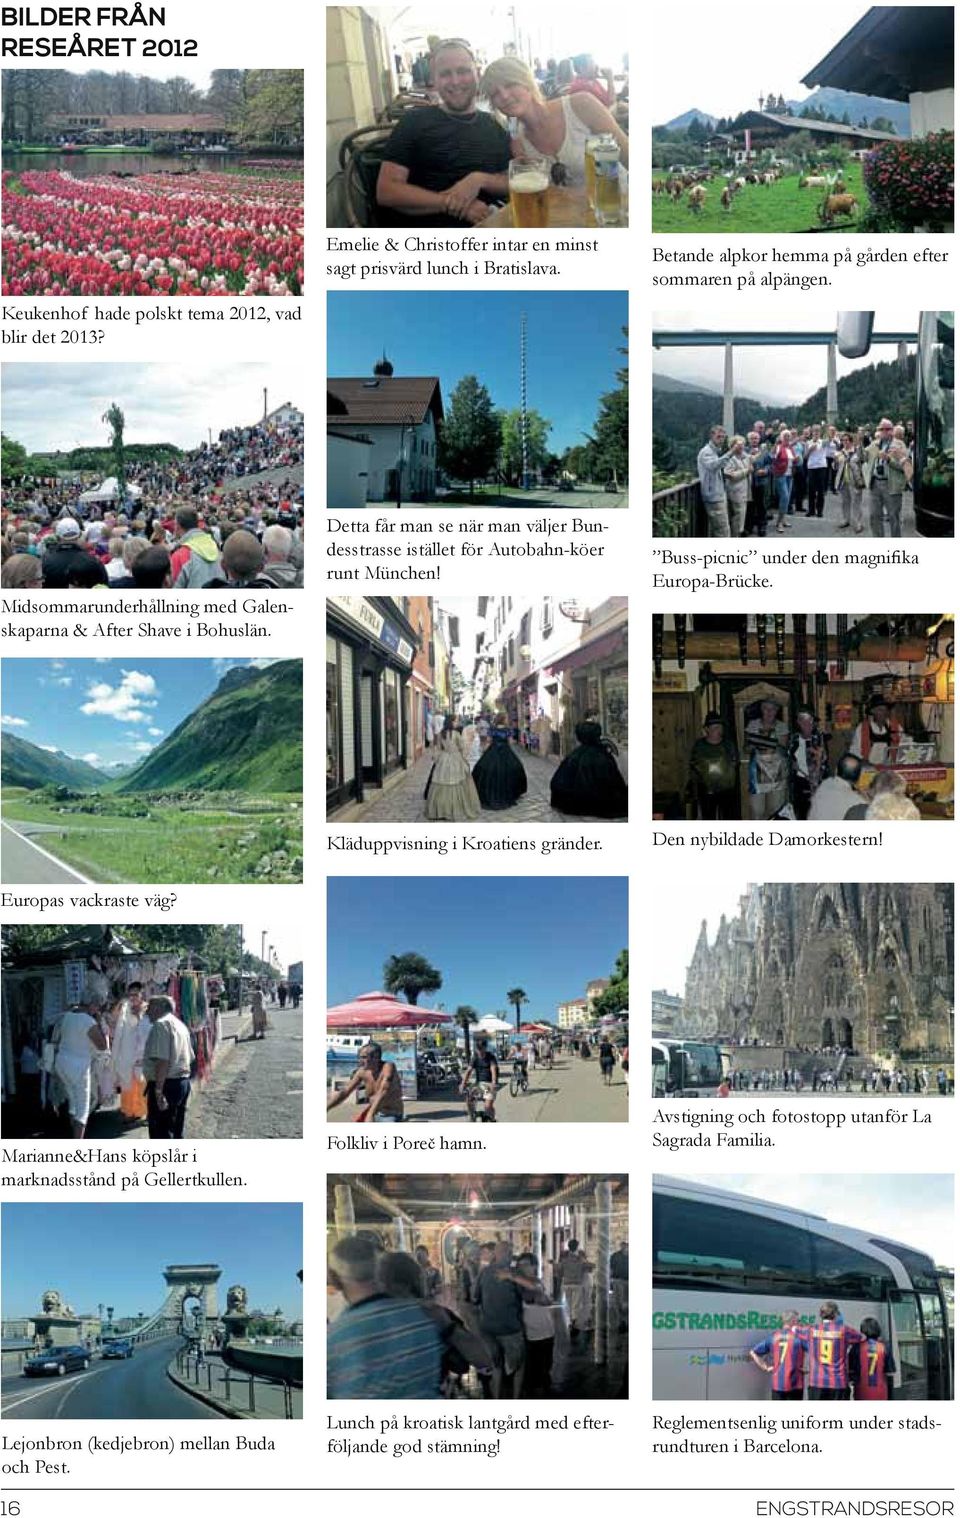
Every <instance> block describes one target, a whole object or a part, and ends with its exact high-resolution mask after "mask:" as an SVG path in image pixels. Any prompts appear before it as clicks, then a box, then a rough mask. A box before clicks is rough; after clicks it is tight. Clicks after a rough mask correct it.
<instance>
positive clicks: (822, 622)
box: [814, 613, 827, 685]
mask: <svg viewBox="0 0 960 1518" xmlns="http://www.w3.org/2000/svg"><path fill="white" fill-rule="evenodd" d="M814 625H815V628H816V634H815V636H816V644H817V684H818V685H825V684H826V680H827V619H826V617H825V616H821V615H820V614H819V613H818V614H817V616H816V617H815V618H814Z"/></svg>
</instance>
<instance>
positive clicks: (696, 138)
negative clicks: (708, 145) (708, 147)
mask: <svg viewBox="0 0 960 1518" xmlns="http://www.w3.org/2000/svg"><path fill="white" fill-rule="evenodd" d="M687 136H688V137H689V139H690V141H691V142H705V141H706V139H707V138H708V137H709V136H710V128H709V127H708V126H707V124H706V122H704V121H701V120H700V117H699V116H694V118H693V120H692V121H691V123H690V125H689V126H688V127H687Z"/></svg>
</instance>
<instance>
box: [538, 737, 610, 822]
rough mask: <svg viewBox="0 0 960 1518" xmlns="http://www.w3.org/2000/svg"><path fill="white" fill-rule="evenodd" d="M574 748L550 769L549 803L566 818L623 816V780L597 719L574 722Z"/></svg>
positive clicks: (608, 742)
mask: <svg viewBox="0 0 960 1518" xmlns="http://www.w3.org/2000/svg"><path fill="white" fill-rule="evenodd" d="M575 732H576V735H577V747H576V748H575V749H574V751H573V753H572V754H568V755H567V757H566V759H564V760H563V762H562V764H559V765H558V766H557V768H556V769H555V770H554V773H553V779H552V780H551V781H550V805H551V806H552V807H553V808H554V810H555V811H558V812H565V813H566V814H567V815H568V816H570V817H626V815H627V783H626V781H625V780H624V778H623V776H622V775H621V773H620V770H619V767H618V765H617V761H616V759H615V757H614V756H615V754H616V752H617V750H616V747H615V745H614V744H613V743H611V742H610V739H609V738H604V736H603V729H602V728H601V726H600V724H599V722H593V721H589V720H588V721H584V722H578V723H577V726H576V728H575Z"/></svg>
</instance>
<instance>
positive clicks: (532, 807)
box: [329, 747, 624, 828]
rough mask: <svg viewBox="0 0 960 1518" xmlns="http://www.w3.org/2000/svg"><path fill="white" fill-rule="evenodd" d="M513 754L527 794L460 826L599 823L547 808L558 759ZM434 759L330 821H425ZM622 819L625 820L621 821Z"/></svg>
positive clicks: (371, 792) (596, 819)
mask: <svg viewBox="0 0 960 1518" xmlns="http://www.w3.org/2000/svg"><path fill="white" fill-rule="evenodd" d="M514 753H515V754H516V755H517V757H518V759H519V760H520V762H521V763H522V765H523V767H524V769H525V770H526V772H527V794H526V795H525V796H522V797H521V798H520V800H519V801H518V802H517V804H516V806H512V807H510V808H508V810H507V811H505V812H484V811H481V813H480V816H479V817H478V818H477V819H476V821H474V822H466V823H462V824H459V825H460V826H463V827H471V828H472V827H479V826H480V825H481V824H483V823H493V824H494V825H499V826H502V825H506V824H513V823H518V822H561V823H570V822H572V823H600V822H605V821H606V819H604V818H600V817H567V816H565V815H564V814H563V813H562V812H555V811H554V810H553V807H552V806H551V805H550V776H551V775H552V774H553V772H554V770H555V769H556V767H557V764H558V762H559V761H558V760H557V759H553V758H550V759H539V758H536V757H535V756H534V755H532V754H528V753H526V752H525V751H524V750H523V749H519V748H516V747H514ZM432 764H433V756H432V754H430V753H429V752H427V753H426V754H423V755H421V757H420V758H419V759H418V760H417V761H416V763H415V764H413V765H411V767H410V768H409V769H408V770H405V771H402V772H401V773H400V774H399V775H398V776H393V777H391V779H390V780H389V781H388V782H387V784H386V786H384V788H383V790H382V791H376V790H373V789H372V788H368V789H367V791H366V797H367V799H366V800H365V801H364V802H363V803H362V805H359V806H358V805H356V804H353V805H352V806H346V807H343V808H342V809H341V810H340V811H339V812H334V813H333V814H332V815H331V817H330V818H329V821H330V822H331V823H334V824H335V823H338V822H426V820H427V819H426V817H425V816H424V815H423V812H424V800H423V793H424V790H425V789H426V784H427V780H428V779H429V776H430V769H431V766H432ZM620 820H624V819H620ZM429 825H430V826H431V827H443V826H445V824H443V823H430V824H429Z"/></svg>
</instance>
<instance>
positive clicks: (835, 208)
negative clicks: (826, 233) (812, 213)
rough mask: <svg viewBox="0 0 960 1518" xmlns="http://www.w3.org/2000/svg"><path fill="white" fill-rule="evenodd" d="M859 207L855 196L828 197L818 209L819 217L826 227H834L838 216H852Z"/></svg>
mask: <svg viewBox="0 0 960 1518" xmlns="http://www.w3.org/2000/svg"><path fill="white" fill-rule="evenodd" d="M858 206H859V201H858V200H857V198H856V196H855V195H827V196H826V197H825V199H824V200H823V201H822V202H821V203H820V205H819V206H818V207H817V215H818V216H819V218H820V220H821V221H822V222H823V224H824V226H827V227H830V226H832V225H833V222H834V218H835V217H837V216H852V215H853V214H854V212H855V211H856V210H857V208H858Z"/></svg>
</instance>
